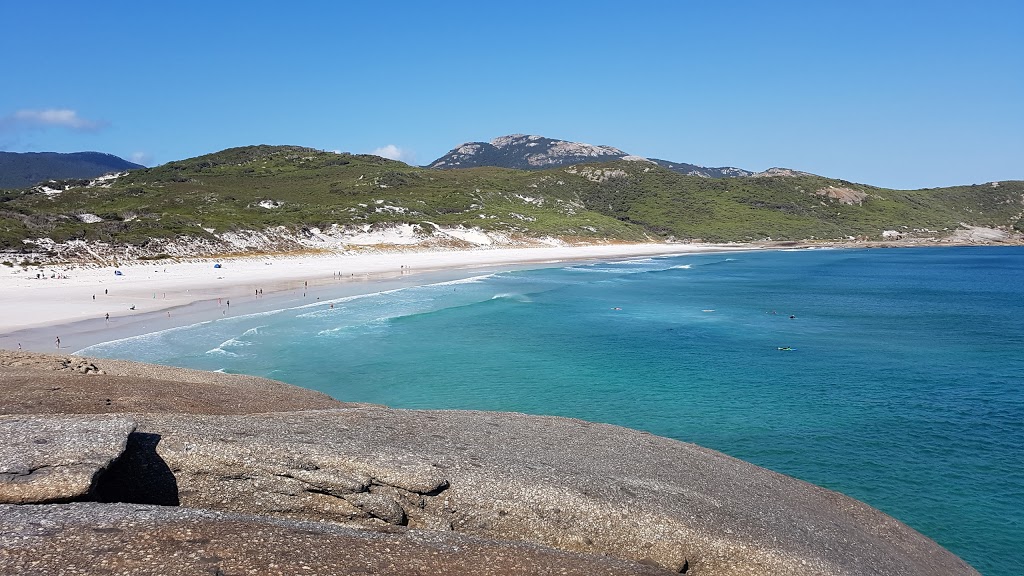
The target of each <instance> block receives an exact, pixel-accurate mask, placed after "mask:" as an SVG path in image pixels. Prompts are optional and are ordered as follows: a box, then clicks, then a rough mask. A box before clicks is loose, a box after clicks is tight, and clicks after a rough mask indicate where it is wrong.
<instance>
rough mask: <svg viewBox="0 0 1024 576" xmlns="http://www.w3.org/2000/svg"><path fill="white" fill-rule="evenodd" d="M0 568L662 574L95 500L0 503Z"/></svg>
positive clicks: (443, 535) (158, 574)
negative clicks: (40, 504)
mask: <svg viewBox="0 0 1024 576" xmlns="http://www.w3.org/2000/svg"><path fill="white" fill-rule="evenodd" d="M0 573H3V574H20V575H29V574H32V575H35V574H38V575H44V574H45V575H52V574H60V575H63V576H92V575H96V576H99V575H108V574H131V575H133V576H166V575H168V574H183V575H186V574H195V575H205V576H215V575H221V576H235V575H240V574H265V575H287V576H292V575H295V574H308V575H310V576H318V575H324V576H327V575H332V576H333V575H338V574H375V575H396V576H397V575H402V576H405V575H409V574H430V575H438V576H456V575H460V576H461V575H464V574H494V575H508V576H529V575H540V576H544V575H552V576H554V575H565V576H615V575H622V574H635V575H637V576H658V575H664V574H668V572H666V571H665V570H661V569H659V568H657V567H652V566H645V565H642V564H639V563H636V562H629V561H626V560H621V559H616V558H607V557H602V556H592V555H585V554H572V553H568V552H563V551H559V550H552V549H550V548H545V547H543V546H537V545H534V544H528V543H521V542H507V541H494V540H486V539H482V538H475V537H472V536H464V535H460V534H453V533H451V532H426V531H419V530H407V529H402V528H391V529H387V530H366V529H361V530H357V529H352V528H347V527H342V526H337V525H332V524H326V523H321V522H305V521H295V520H282V519H276V518H266V517H258V516H247V515H242V514H235V513H224V512H214V511H209V510H194V509H188V508H170V507H161V506H138V505H126V504H107V505H101V504H94V503H76V504H63V505H50V506H43V507H26V506H5V505H0Z"/></svg>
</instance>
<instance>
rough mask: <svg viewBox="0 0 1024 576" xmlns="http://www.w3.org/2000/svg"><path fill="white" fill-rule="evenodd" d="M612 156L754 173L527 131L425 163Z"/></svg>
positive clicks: (520, 165)
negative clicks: (635, 154)
mask: <svg viewBox="0 0 1024 576" xmlns="http://www.w3.org/2000/svg"><path fill="white" fill-rule="evenodd" d="M615 160H628V161H640V162H653V163H654V164H657V165H658V166H661V167H662V168H667V169H669V170H672V171H673V172H678V173H679V174H685V175H687V176H700V177H702V178H739V177H743V176H753V175H754V173H753V172H750V171H748V170H743V169H742V168H730V167H723V168H707V167H704V166H697V165H695V164H686V163H683V162H669V161H668V160H659V159H656V158H644V157H642V156H634V155H631V154H628V153H626V152H623V151H622V150H619V149H618V148H613V147H611V146H594V145H593V144H584V143H582V142H568V141H566V140H556V139H554V138H547V137H544V136H535V135H527V134H512V135H509V136H501V137H498V138H495V139H494V140H491V141H490V142H466V143H465V144H461V145H459V146H457V147H456V148H454V149H452V150H451V151H450V152H448V153H447V154H445V155H444V156H442V157H440V158H438V159H437V160H434V161H433V162H431V163H430V165H429V167H430V168H440V169H453V168H477V167H480V166H496V167H498V168H515V169H518V170H543V169H545V168H552V167H555V166H568V165H571V164H583V163H592V162H612V161H615Z"/></svg>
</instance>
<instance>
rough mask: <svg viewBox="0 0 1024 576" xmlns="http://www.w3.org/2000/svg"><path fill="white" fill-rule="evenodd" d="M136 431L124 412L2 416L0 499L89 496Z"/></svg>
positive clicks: (29, 501) (22, 500) (36, 500)
mask: <svg viewBox="0 0 1024 576" xmlns="http://www.w3.org/2000/svg"><path fill="white" fill-rule="evenodd" d="M134 429H135V422H134V421H132V420H131V419H128V418H125V417H121V416H0V503H15V504H39V503H45V502H68V501H71V500H75V499H80V498H84V497H87V496H88V495H89V494H90V493H91V492H92V491H93V489H94V486H95V483H96V480H97V478H99V477H100V475H101V474H102V473H103V472H104V471H105V470H106V469H107V467H108V466H110V464H111V462H113V461H114V460H115V459H116V458H118V457H119V456H120V455H121V453H122V452H123V451H124V449H125V445H126V443H127V441H128V435H129V434H130V433H131V432H132V431H133V430H134Z"/></svg>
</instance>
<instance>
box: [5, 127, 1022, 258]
mask: <svg viewBox="0 0 1024 576" xmlns="http://www.w3.org/2000/svg"><path fill="white" fill-rule="evenodd" d="M779 174H780V175H767V176H766V175H764V174H761V175H757V176H747V177H738V178H702V177H698V176H687V175H683V174H679V173H677V172H673V171H671V170H668V169H666V168H662V167H660V166H658V165H656V164H654V163H652V162H647V161H628V160H615V161H611V162H602V163H596V164H578V165H573V166H567V167H566V166H559V167H554V168H550V169H546V170H539V171H525V170H516V169H506V168H495V167H477V168H467V169H458V170H438V169H430V168H421V167H414V166H409V165H407V164H404V163H402V162H397V161H393V160H387V159H384V158H381V157H377V156H371V155H359V154H338V153H334V152H325V151H319V150H314V149H311V148H303V147H297V146H264V145H261V146H247V147H241V148H232V149H228V150H224V151H221V152H217V153H213V154H207V155H204V156H199V157H196V158H190V159H186V160H180V161H175V162H169V163H167V164H164V165H161V166H157V167H154V168H144V169H138V170H132V171H130V172H127V173H125V174H123V175H121V176H119V177H117V178H116V179H98V180H92V181H90V180H71V181H62V182H49V183H46V184H45V185H40V186H36V187H34V188H27V189H22V190H7V191H4V193H3V195H2V196H0V248H3V249H5V250H9V251H10V250H15V251H16V250H27V249H28V248H31V246H29V245H26V243H25V242H24V241H25V240H34V239H39V238H49V239H52V240H53V241H54V242H68V241H72V240H85V241H91V242H103V243H109V244H113V245H125V246H135V247H139V248H146V247H147V246H151V247H152V248H153V250H154V252H153V254H150V256H156V255H157V254H159V253H160V252H161V251H160V250H159V249H158V248H159V247H158V246H157V244H159V242H160V241H161V240H171V239H182V238H191V239H197V240H201V241H205V242H207V243H210V244H217V243H219V242H221V239H222V235H223V234H225V233H237V232H246V231H249V232H251V231H256V232H261V231H266V230H283V231H285V232H287V233H290V234H297V235H302V234H305V233H309V232H310V231H311V230H312V231H319V230H329V229H334V230H379V229H385V228H388V227H394V226H398V225H414V226H417V227H418V228H419V229H421V230H423V231H425V233H426V234H430V233H431V231H432V230H434V229H438V228H442V227H449V228H450V227H461V228H475V229H480V230H481V231H484V232H487V233H493V234H498V235H502V236H504V237H507V238H510V239H515V238H543V237H556V238H562V239H569V240H586V239H597V238H600V239H602V240H621V241H645V240H665V239H676V240H683V241H685V240H702V241H713V242H728V241H738V242H745V241H761V240H766V239H771V240H831V239H841V240H848V239H851V238H862V239H882V237H883V233H884V232H886V231H890V234H897V235H899V236H910V237H915V236H916V237H944V236H948V235H950V234H951V233H952V232H953V231H954V230H956V229H957V228H959V227H962V226H965V225H969V226H984V227H989V228H999V229H1003V230H1006V231H1008V232H1011V231H1014V230H1015V231H1017V232H1021V231H1024V223H1022V221H1021V215H1022V213H1024V181H1009V182H998V183H988V184H980V185H971V186H956V187H950V188H934V189H924V190H890V189H884V188H877V187H873V186H868V185H863V184H855V183H851V182H846V181H842V180H837V179H833V178H826V177H821V176H814V175H808V174H804V173H797V172H787V171H779ZM790 174H792V175H790Z"/></svg>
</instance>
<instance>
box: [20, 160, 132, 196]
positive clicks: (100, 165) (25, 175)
mask: <svg viewBox="0 0 1024 576" xmlns="http://www.w3.org/2000/svg"><path fill="white" fill-rule="evenodd" d="M137 168H145V166H143V165H141V164H136V163H134V162H129V161H127V160H125V159H123V158H119V157H117V156H114V155H113V154H104V153H102V152H73V153H70V154H61V153H59V152H0V188H27V187H29V186H32V185H33V184H38V183H40V182H46V181H48V180H64V179H68V178H95V177H96V176H102V175H103V174H107V173H108V172H123V171H125V170H135V169H137Z"/></svg>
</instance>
